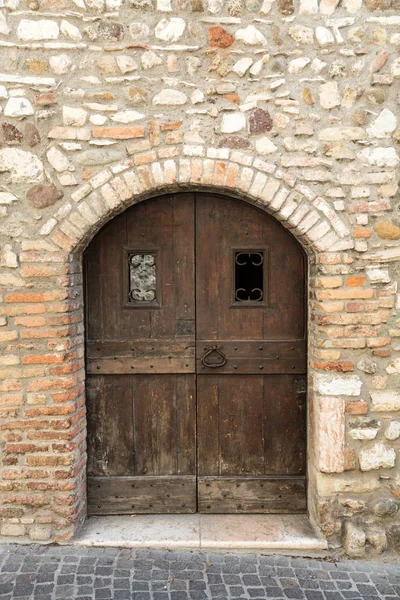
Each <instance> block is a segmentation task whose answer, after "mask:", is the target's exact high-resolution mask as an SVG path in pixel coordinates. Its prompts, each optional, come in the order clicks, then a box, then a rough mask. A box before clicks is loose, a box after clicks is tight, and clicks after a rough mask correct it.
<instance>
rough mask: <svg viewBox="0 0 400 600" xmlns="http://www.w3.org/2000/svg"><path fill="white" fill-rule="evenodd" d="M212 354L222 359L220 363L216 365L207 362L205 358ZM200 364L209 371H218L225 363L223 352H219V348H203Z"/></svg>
mask: <svg viewBox="0 0 400 600" xmlns="http://www.w3.org/2000/svg"><path fill="white" fill-rule="evenodd" d="M213 352H216V353H217V354H218V355H219V356H220V357H221V358H222V361H221V362H218V363H209V362H207V357H208V356H210V354H212V353H213ZM201 362H202V363H203V365H204V366H205V367H208V368H209V369H218V368H219V367H223V366H224V364H225V363H226V356H225V354H224V353H223V352H221V349H220V347H219V346H208V347H207V348H205V353H204V354H203V356H202V357H201Z"/></svg>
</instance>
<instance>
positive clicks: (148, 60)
mask: <svg viewBox="0 0 400 600" xmlns="http://www.w3.org/2000/svg"><path fill="white" fill-rule="evenodd" d="M140 60H141V62H142V67H143V69H145V70H146V71H147V70H148V69H152V68H153V67H157V66H158V65H161V64H162V60H161V58H160V57H159V56H157V54H156V53H155V52H153V50H148V52H143V54H142V57H141V59H140Z"/></svg>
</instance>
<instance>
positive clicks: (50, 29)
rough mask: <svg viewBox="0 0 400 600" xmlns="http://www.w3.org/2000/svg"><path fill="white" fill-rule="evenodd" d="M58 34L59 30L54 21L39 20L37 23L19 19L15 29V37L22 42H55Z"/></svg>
mask: <svg viewBox="0 0 400 600" xmlns="http://www.w3.org/2000/svg"><path fill="white" fill-rule="evenodd" d="M59 34H60V29H59V27H58V25H57V23H56V21H51V20H49V19H41V20H39V21H30V20H29V19H21V21H20V22H19V25H18V27H17V35H18V37H19V39H20V40H22V41H23V42H34V41H40V40H56V39H57V38H58V36H59Z"/></svg>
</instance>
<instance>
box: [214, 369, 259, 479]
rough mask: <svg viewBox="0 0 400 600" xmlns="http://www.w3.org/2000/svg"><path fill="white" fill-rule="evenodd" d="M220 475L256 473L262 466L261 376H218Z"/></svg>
mask: <svg viewBox="0 0 400 600" xmlns="http://www.w3.org/2000/svg"><path fill="white" fill-rule="evenodd" d="M219 388H220V389H219V397H220V402H219V410H220V417H219V419H220V432H219V433H220V447H221V466H220V473H219V474H220V475H241V476H243V475H258V474H262V473H263V468H264V455H263V449H264V440H263V425H262V420H263V419H262V417H263V412H262V411H263V394H262V377H260V376H258V375H244V376H239V377H238V376H236V375H221V376H220V377H219Z"/></svg>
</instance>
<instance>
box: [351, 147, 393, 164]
mask: <svg viewBox="0 0 400 600" xmlns="http://www.w3.org/2000/svg"><path fill="white" fill-rule="evenodd" d="M359 156H361V157H362V158H363V159H364V161H365V162H367V163H368V164H370V165H372V166H373V167H396V166H397V165H398V164H399V162H400V160H399V157H398V155H397V152H396V150H395V149H394V148H392V147H390V148H379V147H378V148H365V149H364V150H362V152H360V154H359Z"/></svg>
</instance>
